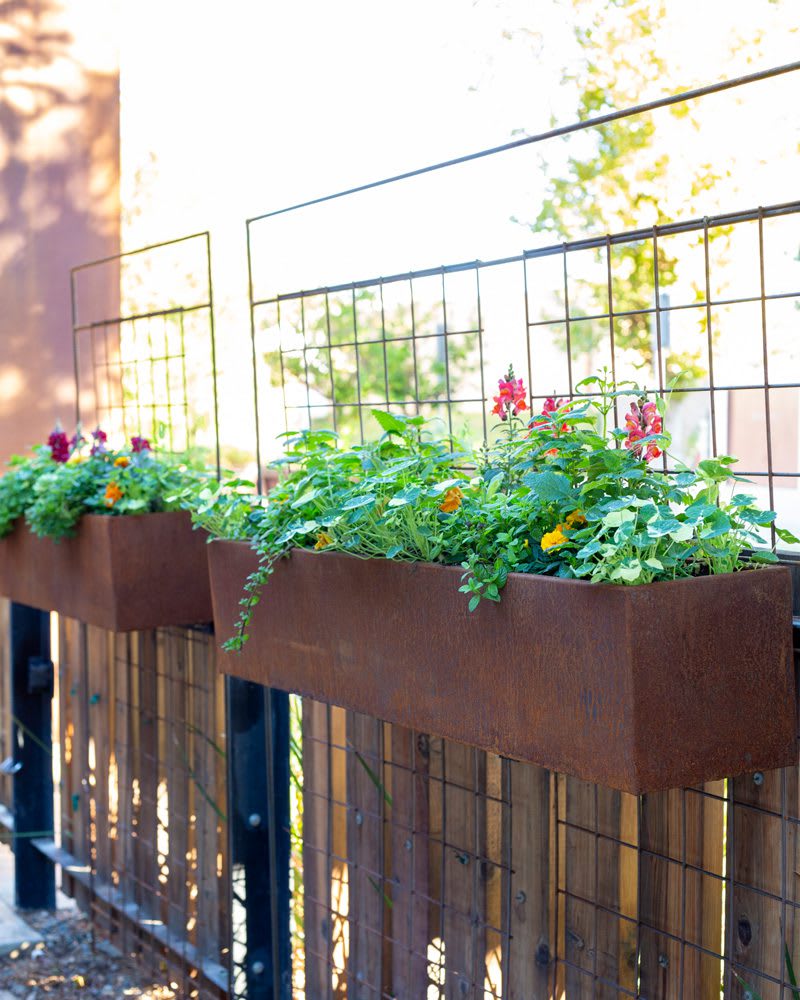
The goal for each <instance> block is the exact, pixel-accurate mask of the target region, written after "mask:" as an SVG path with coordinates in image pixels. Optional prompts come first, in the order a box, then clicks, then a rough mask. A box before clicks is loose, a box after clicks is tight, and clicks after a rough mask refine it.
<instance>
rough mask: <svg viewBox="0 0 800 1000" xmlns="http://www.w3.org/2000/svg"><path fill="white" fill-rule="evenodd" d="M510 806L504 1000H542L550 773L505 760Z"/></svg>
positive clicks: (546, 974) (549, 950)
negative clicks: (507, 928) (506, 976)
mask: <svg viewBox="0 0 800 1000" xmlns="http://www.w3.org/2000/svg"><path fill="white" fill-rule="evenodd" d="M506 780H507V783H508V788H507V789H505V791H504V794H503V798H505V799H507V800H508V801H510V802H511V803H512V807H511V831H510V852H511V854H510V858H509V863H510V869H511V870H510V873H508V874H507V876H506V877H507V878H510V880H511V884H510V886H509V889H508V896H509V898H510V900H511V905H510V912H509V923H510V926H509V934H510V945H509V955H508V962H507V964H506V968H507V970H508V981H507V986H506V984H505V983H504V984H503V985H504V993H505V995H507V997H508V1000H546V998H547V997H548V995H549V992H548V991H549V989H550V980H551V958H552V954H553V942H552V941H551V937H550V772H549V771H545V770H544V769H543V768H540V767H536V766H534V765H533V764H520V763H517V762H516V761H509V763H508V775H507V779H506Z"/></svg>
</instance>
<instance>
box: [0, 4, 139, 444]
mask: <svg viewBox="0 0 800 1000" xmlns="http://www.w3.org/2000/svg"><path fill="white" fill-rule="evenodd" d="M116 13H117V11H116V3H115V2H114V0H38V2H37V0H11V2H5V3H0V459H2V460H4V459H6V458H7V457H8V456H9V455H10V454H11V453H13V452H19V451H22V450H25V449H27V448H28V446H30V445H31V444H33V443H36V442H38V441H41V440H42V439H43V438H45V437H46V436H47V433H48V432H49V430H50V428H51V427H52V425H53V423H54V421H55V420H56V419H60V420H61V421H62V422H63V423H64V425H65V426H67V427H71V426H72V425H73V423H74V391H73V381H72V340H71V320H70V294H69V268H70V267H71V266H72V265H74V264H78V263H81V262H83V261H85V260H87V259H91V258H94V257H101V256H106V255H108V254H113V253H116V252H118V250H119V239H120V223H119V217H120V209H119V59H118V54H117V38H116V22H117V18H116ZM103 294H104V295H105V296H107V302H106V303H105V306H104V309H105V310H107V311H106V315H110V316H113V315H115V314H116V306H117V299H118V294H119V290H118V288H117V287H115V285H114V283H111V282H110V283H109V287H108V288H107V289H104V291H103Z"/></svg>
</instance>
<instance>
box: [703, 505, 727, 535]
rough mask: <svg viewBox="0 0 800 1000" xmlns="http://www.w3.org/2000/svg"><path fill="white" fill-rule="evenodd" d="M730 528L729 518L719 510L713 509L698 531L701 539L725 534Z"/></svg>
mask: <svg viewBox="0 0 800 1000" xmlns="http://www.w3.org/2000/svg"><path fill="white" fill-rule="evenodd" d="M730 530H731V522H730V518H729V517H727V515H726V514H724V513H723V512H722V511H721V510H717V511H715V512H714V513H713V514H712V515H711V517H709V518H707V519H706V521H705V524H704V526H703V527H702V528H701V529H700V531H699V532H698V535H699V537H700V538H702V539H706V540H707V539H709V538H717V537H719V536H720V535H725V534H727V533H728V532H729V531H730Z"/></svg>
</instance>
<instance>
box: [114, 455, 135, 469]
mask: <svg viewBox="0 0 800 1000" xmlns="http://www.w3.org/2000/svg"><path fill="white" fill-rule="evenodd" d="M130 464H131V460H130V459H129V458H128V456H127V455H120V456H119V458H115V459H114V465H116V466H117V467H118V468H120V469H124V468H126V467H127V466H129V465H130Z"/></svg>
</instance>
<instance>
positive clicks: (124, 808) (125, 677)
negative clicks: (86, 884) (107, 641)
mask: <svg viewBox="0 0 800 1000" xmlns="http://www.w3.org/2000/svg"><path fill="white" fill-rule="evenodd" d="M113 641H114V650H113V652H114V662H113V673H114V682H113V685H114V688H113V689H114V695H113V697H114V705H113V711H114V731H113V744H112V745H111V748H112V750H113V753H114V757H115V760H116V787H117V815H116V824H115V828H116V843H115V845H114V846H115V852H114V870H115V872H116V876H117V884H118V887H119V890H120V893H121V897H122V898H121V902H122V906H123V908H124V907H125V906H126V905H127V904H128V903H131V902H132V901H133V899H134V895H135V884H134V882H133V876H134V872H135V866H134V850H135V844H136V841H135V840H134V833H135V830H134V827H133V825H132V809H133V806H132V797H133V783H132V773H133V772H132V764H133V739H132V733H133V727H134V726H135V725H136V718H135V713H134V711H133V709H132V707H131V670H132V654H133V644H134V642H135V638H134V636H132V635H130V634H117V635H115V636H114V640H113ZM131 931H132V927H131V924H130V923H129V922H128V921H125V920H123V921H122V922H121V924H120V940H119V948H120V950H121V951H123V952H126V953H127V952H130V951H132V950H133V941H132V936H131Z"/></svg>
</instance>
